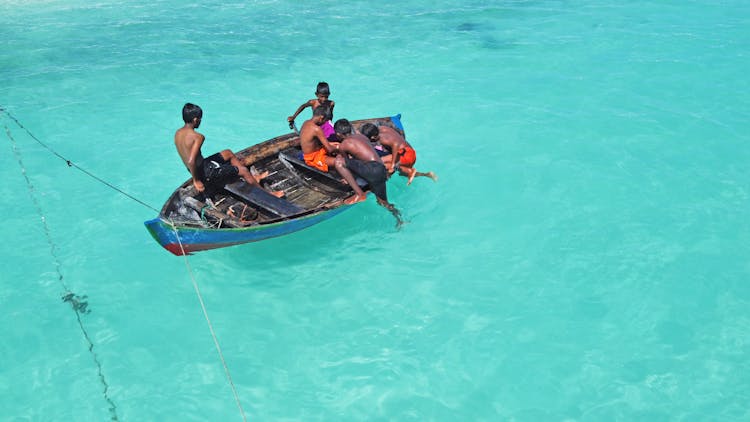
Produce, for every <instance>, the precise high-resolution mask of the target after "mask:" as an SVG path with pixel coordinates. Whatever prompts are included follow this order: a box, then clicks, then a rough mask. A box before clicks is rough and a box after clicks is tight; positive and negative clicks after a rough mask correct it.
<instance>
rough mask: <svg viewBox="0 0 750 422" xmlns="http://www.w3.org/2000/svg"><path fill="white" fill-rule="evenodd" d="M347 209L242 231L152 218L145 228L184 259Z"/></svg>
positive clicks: (280, 232) (295, 227)
mask: <svg viewBox="0 0 750 422" xmlns="http://www.w3.org/2000/svg"><path fill="white" fill-rule="evenodd" d="M349 208H351V206H342V207H339V208H336V209H332V210H328V211H323V212H319V213H315V214H310V215H306V216H304V217H299V218H296V219H293V220H286V221H280V222H278V223H272V224H264V225H258V226H248V227H242V228H224V229H213V228H211V229H209V228H201V227H184V226H179V227H178V226H174V225H172V224H171V223H170V222H169V221H167V220H164V219H162V218H154V219H153V220H149V221H146V222H145V223H144V224H145V225H146V228H147V229H148V231H149V233H151V236H153V238H154V239H155V240H156V241H157V242H159V244H160V245H162V246H163V247H164V248H165V249H167V250H168V251H170V252H172V253H173V254H175V255H185V254H190V253H192V252H198V251H205V250H209V249H217V248H223V247H226V246H234V245H240V244H243V243H249V242H257V241H259V240H264V239H269V238H272V237H277V236H283V235H285V234H289V233H294V232H296V231H299V230H302V229H305V228H307V227H310V226H312V225H315V224H318V223H320V222H321V221H325V220H328V219H329V218H332V217H335V216H336V215H338V214H341V213H342V212H344V211H346V210H348V209H349Z"/></svg>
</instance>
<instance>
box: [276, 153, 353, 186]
mask: <svg viewBox="0 0 750 422" xmlns="http://www.w3.org/2000/svg"><path fill="white" fill-rule="evenodd" d="M279 159H280V160H283V161H286V162H288V163H289V164H292V165H294V166H295V167H297V168H301V169H305V170H307V171H310V172H313V173H317V174H320V175H322V176H325V177H327V178H329V179H331V180H335V181H337V182H339V183H342V184H345V183H346V182H344V181H342V177H341V176H340V175H339V174H338V172H336V170H334V169H333V168H331V169H330V171H322V170H319V169H316V168H315V167H312V166H308V165H307V164H306V163H305V161H304V160H303V159H302V152H301V151H296V152H290V151H281V152H280V153H279ZM354 178H355V180H356V181H357V184H358V185H359V187H361V188H362V189H366V188H367V181H366V180H365V179H363V178H361V177H359V176H357V175H356V174H355V175H354Z"/></svg>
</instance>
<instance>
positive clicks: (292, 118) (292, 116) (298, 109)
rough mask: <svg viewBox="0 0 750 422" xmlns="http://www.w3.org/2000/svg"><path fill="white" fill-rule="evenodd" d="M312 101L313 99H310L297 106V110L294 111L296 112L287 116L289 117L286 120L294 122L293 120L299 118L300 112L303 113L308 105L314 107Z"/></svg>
mask: <svg viewBox="0 0 750 422" xmlns="http://www.w3.org/2000/svg"><path fill="white" fill-rule="evenodd" d="M312 101H313V100H310V101H308V102H306V103H303V104H302V105H301V106H299V107H298V108H297V111H295V112H294V114H292V115H291V116H289V117H287V118H286V120H287V121H288V122H293V121H294V119H296V118H297V116H299V114H300V113H302V110H304V109H305V108H307V107H312Z"/></svg>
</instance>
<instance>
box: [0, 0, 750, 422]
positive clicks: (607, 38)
mask: <svg viewBox="0 0 750 422" xmlns="http://www.w3.org/2000/svg"><path fill="white" fill-rule="evenodd" d="M748 28H750V4H748V3H747V2H744V1H736V0H727V1H721V2H709V1H704V0H696V1H687V2H686V1H679V2H678V1H660V2H628V3H627V5H623V4H621V2H615V1H612V0H603V1H589V0H583V1H578V2H566V1H494V2H486V1H482V2H480V1H468V2H467V1H457V0H454V1H449V0H436V1H433V2H429V4H428V3H425V2H418V1H406V2H400V3H398V4H391V5H383V4H382V3H379V2H366V1H360V0H353V1H348V2H332V1H322V2H316V3H315V4H312V3H310V4H299V2H292V1H251V2H244V1H231V2H229V1H221V2H220V1H215V0H208V1H204V2H201V3H200V4H197V5H185V4H183V3H182V2H177V1H173V0H157V1H149V2H146V1H141V0H133V1H129V2H114V1H110V0H103V1H97V2H94V3H92V2H88V1H82V0H65V1H30V2H25V1H24V2H22V1H5V2H3V3H2V4H0V47H2V48H1V49H0V80H2V81H3V82H2V84H0V106H2V107H3V108H4V109H5V110H6V111H7V112H9V113H10V114H11V115H12V116H14V117H15V118H17V119H18V121H19V122H20V123H21V124H22V125H23V126H24V127H25V128H26V129H28V131H29V132H30V133H31V134H33V136H34V137H36V138H37V139H39V140H40V141H42V142H43V143H44V144H46V145H47V146H49V147H51V148H52V149H53V150H54V151H55V152H57V153H59V154H60V155H62V156H63V157H65V158H67V159H70V160H71V161H73V162H74V163H75V164H76V165H78V166H80V168H83V169H85V170H87V171H89V172H91V173H92V174H94V175H96V176H98V177H100V178H102V179H103V180H105V181H106V182H108V183H110V184H112V185H113V186H116V187H117V188H119V189H122V190H123V191H125V192H127V193H129V194H131V195H133V196H134V197H136V198H137V199H139V200H141V201H143V202H144V203H146V204H148V205H150V206H152V207H155V208H159V207H161V204H162V202H163V201H164V200H165V199H166V198H167V196H168V195H169V194H170V193H171V191H172V190H173V189H174V188H175V187H176V186H177V185H178V184H179V183H181V182H183V181H184V180H186V179H187V176H188V175H187V173H186V172H185V170H184V167H183V166H182V164H181V163H180V162H179V159H178V157H177V155H176V153H175V151H174V147H173V145H172V134H173V132H174V130H175V129H176V128H177V127H179V126H180V125H181V119H180V115H179V113H180V109H181V107H182V104H183V103H184V102H186V101H192V102H196V103H198V104H200V105H201V106H202V107H203V109H204V111H205V115H204V120H203V125H202V126H201V130H202V132H203V133H204V134H206V136H207V143H206V147H205V148H206V150H207V151H211V150H212V149H219V148H225V147H229V148H233V149H235V150H238V149H241V148H243V147H244V146H246V145H248V144H251V143H255V142H258V141H261V140H264V139H267V138H270V137H272V136H275V135H278V134H281V133H284V132H285V131H286V130H287V127H286V122H285V119H286V116H288V115H290V114H291V113H292V112H293V111H294V110H295V109H296V107H297V106H298V105H299V104H301V103H302V102H304V101H305V100H307V99H309V98H312V96H313V95H312V94H313V91H314V89H315V84H316V83H317V82H318V81H320V80H325V81H327V82H329V83H330V84H331V89H332V95H331V98H332V99H333V100H335V101H336V104H337V105H336V117H337V118H340V117H347V118H350V119H357V118H366V117H375V116H384V115H390V114H395V113H399V112H400V113H402V114H403V122H404V125H405V127H406V131H407V137H408V139H409V140H410V142H411V143H412V144H413V145H414V146H415V147H416V149H417V151H418V153H419V159H418V162H417V168H418V169H420V170H423V171H426V170H433V171H435V172H436V173H437V174H438V175H439V176H440V180H439V181H438V182H437V183H433V182H432V181H430V180H429V179H426V178H419V179H416V180H415V182H414V183H413V185H412V186H409V187H407V186H405V179H403V178H394V179H393V180H391V181H390V182H389V196H390V199H391V201H392V202H394V203H395V204H396V205H397V207H399V208H400V209H401V210H402V212H403V214H404V216H405V218H406V219H407V220H409V223H408V224H407V225H406V226H405V227H404V228H403V229H401V230H396V229H395V228H394V224H393V219H392V217H391V216H390V215H389V214H388V213H387V212H385V211H384V210H383V209H381V208H380V207H378V206H377V205H376V203H375V201H374V200H373V199H370V200H368V201H367V202H366V203H364V204H362V205H359V206H357V207H356V208H354V209H352V210H350V211H348V212H346V213H344V214H342V215H341V216H339V217H337V218H335V219H333V220H330V221H328V222H325V223H322V224H320V225H317V226H314V227H312V228H310V229H307V230H305V231H302V232H299V233H296V234H293V235H290V236H286V237H283V238H278V239H272V240H268V241H264V242H260V243H255V244H249V245H244V246H238V247H233V248H226V249H220V250H216V251H209V252H202V253H199V254H196V255H193V256H191V257H189V258H188V260H187V262H186V261H185V260H184V259H183V258H179V257H174V256H172V255H171V254H169V253H167V252H166V251H164V250H162V249H161V248H160V247H159V246H158V245H157V244H156V243H155V242H154V241H153V240H152V239H151V238H150V236H149V235H148V233H147V232H146V230H145V229H144V227H143V225H142V222H143V221H144V220H147V219H150V218H152V217H154V216H155V213H154V211H152V210H151V209H149V208H148V207H145V206H143V205H141V204H139V203H137V202H136V201H133V200H131V199H129V198H128V197H126V196H123V195H121V194H119V193H117V192H116V191H114V190H112V189H110V188H108V187H107V186H105V185H104V184H102V183H100V182H98V181H97V180H95V179H92V178H91V177H89V176H87V175H86V174H85V173H83V172H80V171H77V170H76V169H75V168H71V167H68V166H67V165H66V164H65V162H64V161H62V160H60V159H59V158H58V157H56V156H54V155H53V154H52V153H50V151H49V150H47V149H45V148H44V147H43V146H42V145H40V144H39V143H37V142H36V141H35V140H34V138H33V137H32V136H31V135H30V134H29V133H28V132H26V131H25V130H24V129H22V128H20V127H19V126H18V125H17V124H16V123H15V122H14V121H13V120H12V119H11V118H10V117H9V115H8V114H0V123H2V125H3V127H2V128H0V129H2V134H1V136H0V138H2V142H0V144H2V145H3V146H2V147H0V148H2V150H1V151H2V152H0V175H1V176H2V183H0V197H2V198H3V200H2V201H3V205H4V209H5V224H4V225H3V235H4V236H3V238H4V242H2V245H1V246H0V257H2V258H1V259H2V267H3V269H2V273H1V275H0V277H1V280H2V282H1V283H0V307H2V309H3V310H4V311H5V316H4V317H3V318H2V322H1V323H0V324H1V325H0V328H1V331H0V333H2V337H1V340H0V356H2V364H0V419H2V420H10V421H27V420H30V421H50V420H55V421H57V420H59V421H69V420H81V421H87V420H92V421H93V420H110V419H117V420H121V421H142V420H154V421H157V420H158V421H226V420H242V413H241V411H240V409H239V407H238V406H237V404H236V403H235V399H234V396H233V393H232V389H231V387H230V384H229V383H228V381H227V378H226V376H225V372H224V369H223V366H222V362H221V359H220V357H219V355H218V353H217V351H216V348H215V346H214V343H213V340H212V337H211V332H210V330H209V328H208V326H207V323H206V320H205V319H204V316H203V313H202V311H201V307H200V303H199V300H198V298H197V296H196V293H195V291H194V289H193V284H192V281H193V280H195V282H196V283H197V285H198V286H199V287H200V292H201V294H202V298H203V300H204V301H205V305H206V308H207V310H208V315H209V318H210V320H211V323H212V325H213V329H214V331H215V333H216V335H217V338H218V340H219V343H220V345H221V349H222V352H223V355H224V358H225V360H226V363H227V366H228V368H229V370H230V373H231V376H232V380H233V382H234V385H235V386H236V390H237V395H238V397H239V399H240V403H241V405H242V409H243V411H244V413H245V415H246V417H247V419H250V420H304V421H309V420H325V421H331V420H342V421H351V420H384V421H385V420H418V421H423V420H447V421H448V420H449V421H453V420H456V421H458V420H460V421H464V420H476V421H495V420H515V421H543V420H551V421H552V420H559V421H563V420H566V421H598V420H690V421H693V420H695V421H699V420H700V421H703V420H721V421H725V420H748V419H750V410H749V407H748V403H750V363H748V362H750V224H749V223H748V216H749V215H750V198H749V196H750V177H749V176H748V163H750V147H748V135H747V134H748V133H750V131H749V130H748V129H750V127H749V126H748V121H750V95H749V94H750V83H749V82H748V79H747V73H748V71H750V55H748V47H750V30H749V29H748ZM308 115H309V111H307V110H306V111H305V112H303V116H308ZM300 121H301V119H300ZM26 177H28V183H27V180H26ZM38 210H41V214H42V215H41V216H40V214H39V211H38ZM42 218H43V219H44V220H43V221H42ZM47 234H48V236H47ZM66 292H72V293H74V294H75V295H77V296H76V297H77V298H79V299H80V300H81V301H82V302H85V303H86V304H87V307H86V308H85V309H81V312H80V313H79V314H76V312H74V311H73V310H72V308H71V304H70V303H66V302H64V301H63V300H62V299H61V296H62V294H64V293H66ZM85 310H88V311H89V312H87V313H86V312H83V311H85ZM77 316H80V321H81V322H80V324H79V322H78V319H77ZM86 336H88V339H87V338H86ZM89 341H90V343H89ZM90 344H93V348H91V350H90Z"/></svg>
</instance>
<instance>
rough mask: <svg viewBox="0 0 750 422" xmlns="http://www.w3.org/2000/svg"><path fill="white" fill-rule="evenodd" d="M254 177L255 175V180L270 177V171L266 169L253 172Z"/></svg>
mask: <svg viewBox="0 0 750 422" xmlns="http://www.w3.org/2000/svg"><path fill="white" fill-rule="evenodd" d="M253 177H255V180H257V181H259V182H260V181H261V180H263V179H265V178H266V177H268V171H264V172H263V173H253Z"/></svg>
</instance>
